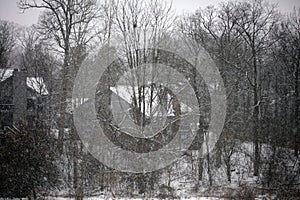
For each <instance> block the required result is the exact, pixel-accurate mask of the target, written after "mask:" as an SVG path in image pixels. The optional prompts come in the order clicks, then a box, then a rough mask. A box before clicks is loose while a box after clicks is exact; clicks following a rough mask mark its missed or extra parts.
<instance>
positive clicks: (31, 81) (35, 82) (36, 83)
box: [0, 69, 49, 95]
mask: <svg viewBox="0 0 300 200" xmlns="http://www.w3.org/2000/svg"><path fill="white" fill-rule="evenodd" d="M13 73H14V69H0V82H3V81H5V80H6V79H8V78H9V77H12V76H13ZM26 85H27V86H28V87H29V88H30V89H32V90H34V91H35V92H37V93H38V94H41V95H48V94H49V92H48V90H47V88H46V84H45V82H44V79H43V78H42V77H26Z"/></svg>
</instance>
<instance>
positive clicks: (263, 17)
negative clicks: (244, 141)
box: [235, 0, 277, 176]
mask: <svg viewBox="0 0 300 200" xmlns="http://www.w3.org/2000/svg"><path fill="white" fill-rule="evenodd" d="M235 19H236V21H237V24H238V30H239V31H240V33H241V34H242V37H243V39H244V40H245V42H246V43H247V46H249V48H250V51H251V54H250V57H249V58H248V59H247V60H246V62H247V63H248V64H249V67H250V69H251V71H248V73H247V75H248V76H247V78H248V80H249V84H250V86H251V89H252V92H253V141H254V175H255V176H258V174H259V165H260V147H259V143H260V139H259V137H260V129H261V126H260V120H261V111H260V109H261V102H262V96H261V89H262V88H261V85H262V82H263V81H264V80H263V76H262V66H261V64H260V61H261V59H262V55H263V53H264V52H265V50H266V49H267V48H268V47H269V46H270V44H271V43H270V41H269V39H270V37H269V36H270V33H271V30H272V29H273V28H274V26H275V25H276V23H277V13H276V7H275V5H270V4H268V3H267V2H266V1H263V0H253V1H251V2H242V3H240V4H239V6H238V9H237V13H236V16H235Z"/></svg>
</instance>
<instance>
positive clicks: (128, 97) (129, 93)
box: [110, 85, 192, 116]
mask: <svg viewBox="0 0 300 200" xmlns="http://www.w3.org/2000/svg"><path fill="white" fill-rule="evenodd" d="M110 90H111V91H112V92H113V93H114V94H116V95H117V96H119V97H120V98H122V99H123V100H124V101H126V102H127V103H129V104H131V102H132V97H133V92H134V93H135V94H138V87H134V89H133V87H131V86H127V85H118V86H116V87H110ZM150 95H151V91H150V88H149V87H146V88H145V90H144V100H145V103H146V108H145V114H146V116H150V113H151V110H150V99H151V98H150ZM152 95H153V97H155V96H157V91H156V90H154V91H152ZM151 103H152V112H153V108H158V107H159V102H158V99H157V98H154V99H153V100H152V102H151ZM180 109H181V112H182V113H187V112H191V111H192V109H191V108H190V107H189V106H187V105H186V104H184V103H180ZM142 110H143V108H142ZM158 110H159V109H157V111H158ZM152 115H153V116H159V115H161V113H159V112H155V113H154V114H153V113H152ZM167 116H174V109H173V107H172V106H171V107H170V108H169V109H168V110H167Z"/></svg>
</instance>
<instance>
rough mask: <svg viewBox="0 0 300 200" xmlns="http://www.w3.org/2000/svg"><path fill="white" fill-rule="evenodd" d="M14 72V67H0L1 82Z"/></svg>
mask: <svg viewBox="0 0 300 200" xmlns="http://www.w3.org/2000/svg"><path fill="white" fill-rule="evenodd" d="M13 73H14V70H13V69H0V82H2V81H5V80H6V79H8V78H9V77H11V76H12V75H13Z"/></svg>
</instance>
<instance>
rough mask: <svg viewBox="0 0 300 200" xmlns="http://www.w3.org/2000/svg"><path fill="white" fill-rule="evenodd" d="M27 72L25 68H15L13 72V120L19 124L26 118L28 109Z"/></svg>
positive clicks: (15, 123)
mask: <svg viewBox="0 0 300 200" xmlns="http://www.w3.org/2000/svg"><path fill="white" fill-rule="evenodd" d="M26 77H27V73H26V71H24V70H21V71H19V70H17V69H15V70H14V72H13V88H12V89H13V90H12V95H13V104H14V112H13V122H14V125H17V124H18V123H19V122H21V121H24V120H25V119H26V111H27V89H26Z"/></svg>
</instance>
